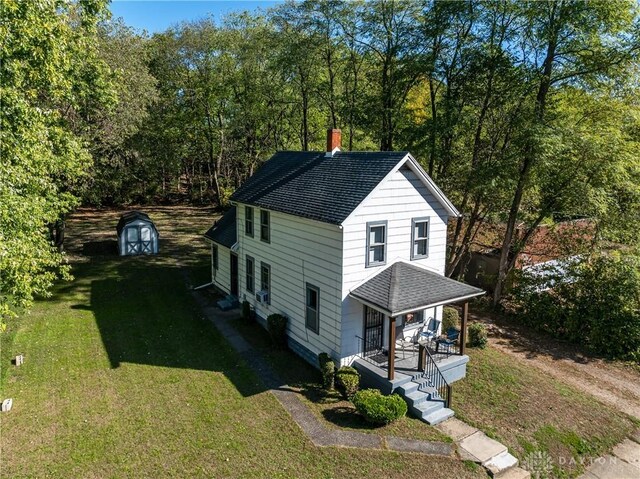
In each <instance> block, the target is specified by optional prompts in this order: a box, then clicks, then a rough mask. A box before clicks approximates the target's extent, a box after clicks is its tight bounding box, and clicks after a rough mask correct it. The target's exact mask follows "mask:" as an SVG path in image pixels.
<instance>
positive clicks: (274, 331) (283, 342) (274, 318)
mask: <svg viewBox="0 0 640 479" xmlns="http://www.w3.org/2000/svg"><path fill="white" fill-rule="evenodd" d="M267 330H268V331H269V335H270V336H271V341H273V344H274V346H276V347H277V348H280V349H287V318H285V317H284V316H283V315H281V314H277V313H276V314H271V315H269V317H268V318H267Z"/></svg>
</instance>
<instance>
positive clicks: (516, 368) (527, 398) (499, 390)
mask: <svg viewBox="0 0 640 479" xmlns="http://www.w3.org/2000/svg"><path fill="white" fill-rule="evenodd" d="M467 351H468V354H469V356H470V360H469V363H468V369H467V377H466V378H465V379H464V380H462V381H459V382H457V383H456V384H455V386H454V395H453V409H454V410H455V411H456V415H457V416H458V417H459V418H460V419H463V420H465V421H467V422H468V423H470V424H472V425H474V426H476V427H478V428H480V429H482V430H483V431H484V432H486V433H487V434H489V435H490V436H492V437H495V438H496V439H498V440H499V441H502V442H503V443H504V444H506V445H507V446H508V447H509V449H510V450H511V452H512V453H513V454H515V455H516V456H517V457H518V458H520V460H523V459H525V458H526V457H527V455H528V454H530V453H532V452H534V451H544V452H546V453H548V454H549V455H550V457H551V459H552V460H553V461H554V462H555V465H554V476H555V477H572V476H575V475H577V474H578V473H580V472H581V471H582V467H581V466H580V462H581V461H584V460H585V459H586V458H589V457H597V456H599V455H601V454H603V453H604V452H606V451H608V450H610V449H611V448H612V447H613V446H614V445H615V444H617V443H618V442H620V441H621V440H622V439H624V437H625V436H626V435H627V434H629V433H630V432H631V431H632V430H633V429H634V428H636V427H637V426H638V424H636V422H635V421H634V420H632V419H631V418H629V417H628V416H626V415H624V414H622V413H620V412H618V411H616V410H615V409H613V408H610V407H608V406H606V405H604V404H602V403H600V402H598V401H597V400H596V399H594V398H593V397H591V396H588V395H586V394H584V393H582V392H581V391H578V390H576V389H574V388H572V387H569V386H567V385H565V384H563V383H561V382H559V381H557V380H555V379H554V378H551V377H548V376H547V375H545V374H544V373H543V372H541V371H539V370H537V369H535V368H531V367H527V366H526V365H524V364H522V363H520V362H518V360H516V359H514V358H512V357H511V356H507V355H506V354H504V353H502V352H500V351H497V350H495V349H493V348H487V349H484V350H478V349H468V350H467Z"/></svg>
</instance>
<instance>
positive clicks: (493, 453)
mask: <svg viewBox="0 0 640 479" xmlns="http://www.w3.org/2000/svg"><path fill="white" fill-rule="evenodd" d="M436 428H437V429H439V430H440V431H441V432H443V433H444V434H446V435H447V436H449V437H451V438H453V440H454V442H455V443H456V445H457V446H458V453H459V454H460V458H461V459H464V460H469V461H473V462H475V463H477V464H481V465H482V466H483V467H484V468H485V469H486V470H487V472H488V473H489V474H490V475H491V476H492V477H500V478H501V479H529V478H530V477H531V474H530V473H529V472H528V471H525V470H524V469H521V468H519V467H517V466H518V460H517V459H516V458H515V457H513V456H512V455H511V454H509V452H508V451H507V446H505V445H504V444H501V443H499V442H498V441H496V440H495V439H491V438H490V437H489V436H487V435H486V434H485V433H483V432H482V431H480V430H478V429H476V428H475V427H472V426H469V425H468V424H467V423H464V422H462V421H460V420H459V419H456V418H451V419H447V420H446V421H444V422H442V423H440V424H438V425H437V426H436Z"/></svg>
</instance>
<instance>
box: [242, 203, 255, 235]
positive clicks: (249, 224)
mask: <svg viewBox="0 0 640 479" xmlns="http://www.w3.org/2000/svg"><path fill="white" fill-rule="evenodd" d="M244 234H245V235H246V236H250V237H251V238H253V208H252V207H251V206H245V207H244Z"/></svg>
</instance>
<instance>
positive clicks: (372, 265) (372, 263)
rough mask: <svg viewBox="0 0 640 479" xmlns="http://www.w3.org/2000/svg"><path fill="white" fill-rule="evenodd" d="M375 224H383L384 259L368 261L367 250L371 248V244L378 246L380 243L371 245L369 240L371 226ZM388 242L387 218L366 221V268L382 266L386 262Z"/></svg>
mask: <svg viewBox="0 0 640 479" xmlns="http://www.w3.org/2000/svg"><path fill="white" fill-rule="evenodd" d="M376 226H384V243H382V244H383V245H384V253H383V255H384V260H382V261H377V262H370V261H369V251H370V249H371V247H372V246H380V243H376V244H375V245H371V244H370V240H371V228H374V227H376ZM388 242H389V225H388V221H387V220H383V221H370V222H368V223H367V250H366V256H365V265H366V267H367V268H369V267H374V266H383V265H385V264H387V243H388Z"/></svg>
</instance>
